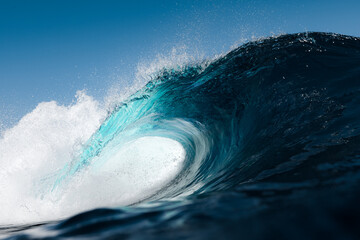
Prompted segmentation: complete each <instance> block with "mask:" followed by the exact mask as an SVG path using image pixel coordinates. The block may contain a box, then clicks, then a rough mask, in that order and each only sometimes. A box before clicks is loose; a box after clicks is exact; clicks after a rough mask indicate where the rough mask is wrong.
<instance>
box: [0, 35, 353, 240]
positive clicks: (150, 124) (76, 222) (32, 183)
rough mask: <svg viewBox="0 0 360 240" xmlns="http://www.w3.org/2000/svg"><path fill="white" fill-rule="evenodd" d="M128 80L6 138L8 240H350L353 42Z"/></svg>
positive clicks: (305, 42)
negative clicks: (321, 239)
mask: <svg viewBox="0 0 360 240" xmlns="http://www.w3.org/2000/svg"><path fill="white" fill-rule="evenodd" d="M136 79H137V80H136V81H135V82H134V83H133V84H132V85H129V86H128V87H125V88H122V89H121V90H120V91H116V89H115V90H114V89H113V90H112V91H110V92H109V94H108V96H107V97H106V98H105V100H104V101H101V102H99V101H97V100H95V99H94V98H92V97H91V96H88V95H87V94H86V92H85V91H79V92H77V94H76V100H75V101H74V102H73V103H72V104H70V105H68V106H63V105H59V104H58V103H56V102H54V101H53V102H44V103H40V104H39V105H38V106H37V107H36V108H35V109H34V110H33V111H32V112H31V113H29V114H27V115H26V116H24V117H23V118H22V119H21V120H20V121H19V123H17V124H16V125H15V126H14V127H12V128H10V129H6V130H3V131H2V133H1V138H0V188H1V191H0V206H1V208H0V216H1V217H0V232H2V233H3V234H6V235H4V236H10V237H13V238H15V239H17V238H19V239H33V238H47V237H51V238H74V237H81V238H86V239H91V238H95V239H96V238H99V237H100V236H101V238H110V239H111V238H120V237H131V238H135V239H137V238H141V239H153V238H159V237H160V238H169V237H194V238H196V237H198V238H203V239H205V238H206V239H219V238H234V236H243V237H244V238H251V239H266V238H276V239H289V238H292V239H304V238H305V239H307V238H311V237H313V236H314V235H311V234H313V233H316V234H317V235H316V236H318V237H319V236H321V237H326V238H328V239H336V238H338V237H340V236H348V237H349V239H353V238H355V236H357V234H358V230H357V228H355V227H354V228H352V227H351V226H353V225H356V223H357V222H358V216H359V215H357V213H359V212H360V211H359V207H358V204H357V200H358V197H359V196H360V192H359V190H358V189H359V188H358V187H359V184H360V168H359V166H360V163H359V159H360V158H359V156H360V151H359V149H360V148H359V146H360V120H359V119H360V118H359V116H360V108H359V106H360V104H359V103H360V40H359V38H356V37H351V36H344V35H339V34H332V33H313V32H310V33H299V34H289V35H281V36H276V37H271V38H263V39H258V40H256V41H252V42H248V43H246V44H243V45H241V46H240V47H237V48H234V49H232V50H231V51H229V52H228V53H225V54H221V55H219V56H217V57H215V58H213V59H211V60H201V59H200V60H199V59H197V58H194V57H191V56H189V55H187V54H178V53H177V52H176V50H173V52H172V54H171V56H170V57H168V58H161V57H159V58H158V60H156V61H155V62H154V63H152V64H150V65H148V66H147V67H144V66H140V67H139V71H138V76H137V78H136ZM325 223H326V224H325ZM345 223H346V224H345ZM329 226H331V228H329ZM349 226H350V227H349Z"/></svg>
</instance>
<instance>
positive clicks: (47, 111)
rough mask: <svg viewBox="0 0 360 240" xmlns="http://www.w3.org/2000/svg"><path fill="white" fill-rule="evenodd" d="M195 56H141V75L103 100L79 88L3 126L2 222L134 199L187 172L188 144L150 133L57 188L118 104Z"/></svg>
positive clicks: (116, 87) (37, 218)
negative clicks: (68, 98) (70, 99)
mask: <svg viewBox="0 0 360 240" xmlns="http://www.w3.org/2000/svg"><path fill="white" fill-rule="evenodd" d="M193 56H194V55H190V54H188V53H187V52H186V48H178V49H175V48H174V49H172V50H171V52H170V53H169V54H167V55H158V56H157V57H156V58H155V60H152V61H147V62H146V61H143V62H142V63H140V64H139V65H138V67H137V73H136V77H135V80H134V81H133V82H128V83H124V81H119V82H120V85H118V84H115V85H114V86H112V87H111V88H110V89H109V92H108V94H107V96H106V97H105V98H104V101H103V103H101V104H100V103H99V102H98V101H96V100H94V99H93V98H92V97H90V96H88V95H86V94H85V93H84V92H82V91H80V92H78V93H77V95H76V98H77V101H76V102H74V103H73V104H71V105H69V106H63V105H59V104H58V103H57V102H55V101H51V102H43V103H40V104H38V106H37V107H36V108H35V109H34V110H33V111H32V112H31V113H29V114H27V115H25V116H24V117H23V118H22V119H21V120H20V122H19V123H18V124H16V125H15V126H14V127H12V128H11V129H7V130H3V131H1V135H0V225H2V224H3V225H8V224H23V223H34V222H41V221H48V220H56V219H59V218H64V217H68V216H70V215H73V214H76V213H79V212H81V211H84V210H87V209H92V208H96V207H109V206H119V205H128V204H132V203H136V202H138V201H141V200H143V199H145V198H147V197H151V196H152V195H153V194H155V193H156V192H157V191H159V190H160V189H162V188H164V187H165V186H167V185H168V184H169V183H170V182H171V181H172V180H173V179H174V178H175V177H176V176H177V174H178V173H179V172H180V171H181V169H182V167H183V161H184V159H185V154H186V153H185V150H184V148H183V146H182V145H181V144H180V143H178V142H176V141H174V140H171V139H168V138H162V137H143V138H139V139H137V140H134V141H132V142H129V143H127V144H125V145H124V146H119V149H118V152H116V153H114V155H112V156H108V161H106V162H105V163H104V165H103V166H101V167H99V168H97V167H91V166H90V167H89V168H87V169H85V170H83V171H82V172H80V173H79V174H76V175H75V176H74V177H73V178H72V179H71V180H70V181H68V182H67V183H66V184H65V186H63V185H62V186H61V189H60V190H56V191H54V192H52V191H51V188H52V186H53V184H54V181H55V180H56V179H57V177H58V176H59V172H60V171H61V169H63V167H64V166H65V165H66V164H67V163H70V162H71V161H72V160H73V159H76V156H78V155H79V154H80V152H81V150H82V146H83V144H84V143H86V141H87V140H88V139H89V138H90V137H91V135H92V134H93V133H94V132H95V131H96V130H97V129H98V128H99V126H100V125H101V123H102V121H103V120H104V119H105V118H106V116H107V114H108V112H111V111H112V109H113V106H114V105H116V104H117V103H119V102H121V101H124V100H126V99H127V98H128V97H129V96H130V95H132V94H133V93H135V92H136V91H138V90H139V89H140V88H142V87H143V86H144V85H145V84H146V83H147V82H148V81H149V80H151V79H152V78H153V77H154V76H155V75H156V74H157V73H158V72H159V71H162V70H164V69H173V70H176V69H177V70H179V71H181V70H183V68H184V67H185V66H186V65H187V64H189V63H191V62H194V61H196V60H197V59H199V58H201V57H200V55H199V56H197V57H193ZM1 128H2V127H1V123H0V130H1Z"/></svg>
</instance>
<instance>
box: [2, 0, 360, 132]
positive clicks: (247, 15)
mask: <svg viewBox="0 0 360 240" xmlns="http://www.w3.org/2000/svg"><path fill="white" fill-rule="evenodd" d="M302 31H330V32H337V33H342V34H349V35H354V36H360V1H359V0H348V1H347V0H342V1H334V0H327V1H325V0H318V1H316V0H312V1H308V0H304V1H298V0H296V1H292V0H287V1H286V0H273V1H266V0H252V1H250V0H242V1H241V0H240V1H234V0H222V1H219V0H204V1H196V0H192V1H188V0H178V1H173V0H155V1H139V0H129V1H127V0H126V1H125V0H123V1H121V0H118V1H107V0H99V1H91V0H87V1H75V0H72V1H68V0H61V1H57V0H53V1H37V0H33V1H26V0H24V1H18V0H0V123H3V124H5V125H8V126H10V125H13V124H14V123H15V122H16V121H17V120H19V118H21V116H23V115H24V114H26V113H27V112H29V111H31V110H32V109H33V108H34V107H36V105H37V104H38V103H39V102H42V101H49V100H56V101H58V102H59V103H61V104H68V103H70V102H71V101H72V100H73V98H74V95H75V92H76V91H77V90H81V89H87V92H88V93H89V94H90V95H93V96H95V97H98V98H101V97H102V95H104V94H105V93H106V91H107V89H108V88H109V87H110V86H111V85H112V84H113V83H114V82H116V81H126V79H131V78H132V77H133V74H134V73H135V69H136V66H137V64H138V63H139V62H141V61H142V60H143V59H152V58H154V57H155V56H156V55H157V54H166V53H167V52H169V51H170V49H171V48H172V47H176V46H182V45H185V46H187V47H188V50H189V52H191V51H200V52H203V53H205V54H206V55H208V56H211V55H213V54H215V53H221V52H223V51H226V50H229V48H230V46H232V45H234V44H236V43H238V42H239V41H241V40H242V39H249V38H251V36H269V35H271V34H272V33H275V34H277V33H294V32H302ZM121 79H122V80H121Z"/></svg>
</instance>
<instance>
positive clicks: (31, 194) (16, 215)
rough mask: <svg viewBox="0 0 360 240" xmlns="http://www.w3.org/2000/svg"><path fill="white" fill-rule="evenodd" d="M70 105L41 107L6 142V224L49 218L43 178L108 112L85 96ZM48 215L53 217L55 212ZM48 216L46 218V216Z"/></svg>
mask: <svg viewBox="0 0 360 240" xmlns="http://www.w3.org/2000/svg"><path fill="white" fill-rule="evenodd" d="M76 97H77V101H76V102H75V103H74V104H72V105H70V106H60V105H58V104H57V103H56V102H54V101H52V102H43V103H40V104H39V105H38V106H37V107H36V108H35V109H34V110H33V111H32V112H31V113H29V114H27V115H26V116H24V117H23V118H22V119H21V120H20V122H19V123H18V124H17V125H16V126H15V127H13V128H11V129H8V130H6V131H4V132H3V135H2V137H1V138H0V189H1V190H0V206H1V207H0V216H1V217H0V224H9V223H16V222H29V221H37V220H44V219H43V218H40V217H39V218H38V217H36V216H34V215H39V216H40V215H41V214H42V213H41V211H42V207H43V206H42V204H43V202H42V200H41V199H40V196H39V191H38V190H39V189H37V186H35V185H36V182H37V180H39V179H41V178H44V177H47V176H48V175H49V174H53V173H54V172H55V171H56V170H58V169H60V168H62V167H63V166H64V164H65V163H66V162H68V161H70V160H71V159H72V157H73V156H74V155H75V154H76V153H77V151H79V149H80V148H81V145H82V144H83V143H84V142H85V141H86V140H87V139H88V138H89V137H90V136H91V135H92V134H93V132H94V131H95V130H96V129H97V128H98V127H99V125H100V123H101V122H102V119H103V118H104V117H105V112H104V111H103V110H102V109H101V108H100V107H99V104H98V102H97V101H95V100H94V99H92V98H91V97H89V96H87V95H86V94H85V93H84V92H78V93H77V96H76ZM47 214H48V215H51V214H52V210H51V209H49V212H48V213H47ZM43 217H44V216H43Z"/></svg>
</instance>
